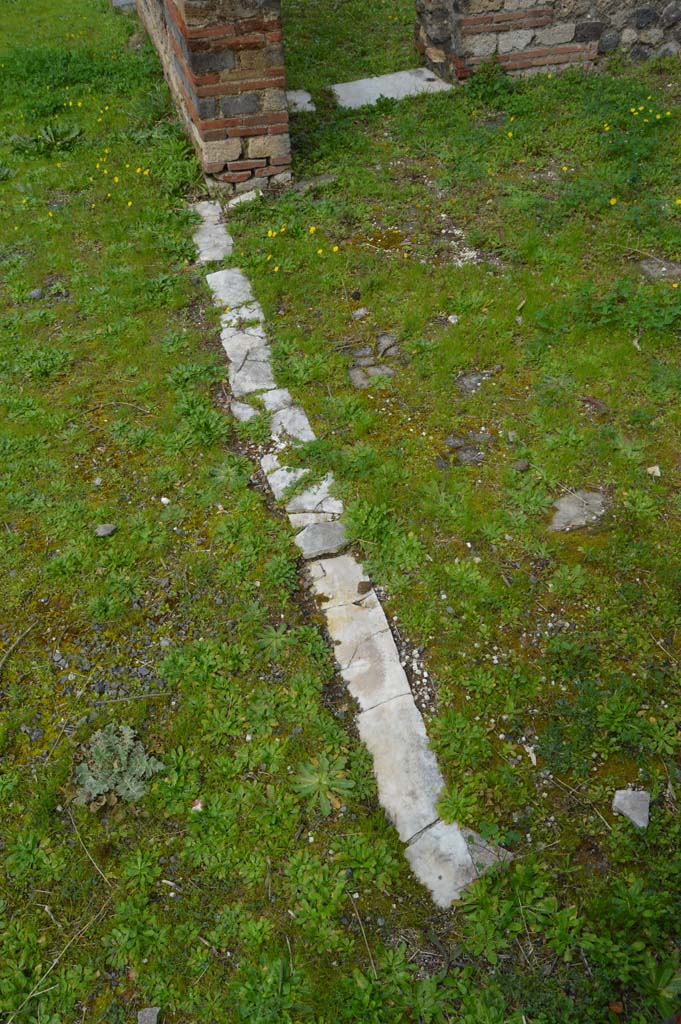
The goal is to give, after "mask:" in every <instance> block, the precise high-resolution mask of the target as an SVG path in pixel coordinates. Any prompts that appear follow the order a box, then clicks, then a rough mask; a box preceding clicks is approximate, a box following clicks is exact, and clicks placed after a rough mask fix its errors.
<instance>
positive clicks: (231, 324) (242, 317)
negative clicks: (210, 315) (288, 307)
mask: <svg viewBox="0 0 681 1024" xmlns="http://www.w3.org/2000/svg"><path fill="white" fill-rule="evenodd" d="M227 308H228V309H229V312H223V313H222V316H221V317H220V323H221V325H222V329H223V330H232V329H243V327H244V326H245V325H247V326H248V329H249V330H252V329H253V328H252V325H253V323H262V322H263V321H264V319H265V314H264V313H263V311H262V306H261V305H260V303H259V302H247V303H246V304H245V305H243V306H236V307H235V308H234V309H232V307H231V306H230V307H227Z"/></svg>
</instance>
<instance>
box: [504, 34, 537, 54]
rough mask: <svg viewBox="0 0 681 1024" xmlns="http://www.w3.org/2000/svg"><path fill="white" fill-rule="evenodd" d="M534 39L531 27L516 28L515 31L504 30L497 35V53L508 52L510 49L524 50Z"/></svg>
mask: <svg viewBox="0 0 681 1024" xmlns="http://www.w3.org/2000/svg"><path fill="white" fill-rule="evenodd" d="M533 39H534V32H533V31H532V30H531V29H518V30H516V31H515V32H505V33H504V34H503V35H500V36H499V53H509V51H511V50H524V49H525V47H526V46H529V45H530V43H531V42H532V40H533Z"/></svg>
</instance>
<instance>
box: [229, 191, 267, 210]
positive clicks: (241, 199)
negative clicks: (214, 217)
mask: <svg viewBox="0 0 681 1024" xmlns="http://www.w3.org/2000/svg"><path fill="white" fill-rule="evenodd" d="M261 196H262V189H260V188H252V189H251V190H250V192H242V193H241V195H240V196H235V197H234V199H230V201H229V202H228V203H227V208H228V209H230V210H233V209H234V207H235V206H241V205H242V204H243V203H252V202H253V200H254V199H260V198H261Z"/></svg>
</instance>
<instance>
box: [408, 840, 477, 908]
mask: <svg viewBox="0 0 681 1024" xmlns="http://www.w3.org/2000/svg"><path fill="white" fill-rule="evenodd" d="M406 855H407V860H408V861H409V863H410V865H411V869H412V871H413V872H414V874H415V875H416V877H417V878H418V880H419V882H421V883H422V884H423V885H425V886H426V887H427V888H428V889H430V892H431V894H432V897H433V900H434V902H435V903H436V904H437V905H438V907H443V908H445V907H450V906H451V905H452V903H453V902H454V901H455V900H458V899H459V897H460V895H461V892H462V890H463V889H464V888H465V887H466V886H467V885H468V884H469V883H470V882H472V881H473V880H474V879H475V878H477V877H478V872H477V871H476V868H475V865H474V864H473V859H472V857H471V852H470V849H469V847H468V843H467V842H466V839H465V837H464V835H463V833H462V832H461V829H460V828H459V826H458V825H446V824H445V823H444V822H443V821H438V822H436V823H435V824H434V825H433V826H432V827H431V828H428V829H426V831H425V832H423V833H422V834H421V835H420V836H418V837H417V838H416V839H415V840H414V841H413V843H410V844H409V846H408V847H407V849H406Z"/></svg>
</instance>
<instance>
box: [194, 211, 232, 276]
mask: <svg viewBox="0 0 681 1024" xmlns="http://www.w3.org/2000/svg"><path fill="white" fill-rule="evenodd" d="M191 209H192V210H194V211H195V212H196V213H198V215H199V216H200V217H201V220H202V222H203V223H202V224H200V225H199V227H198V228H197V229H196V231H195V232H194V244H195V246H196V248H197V249H198V250H199V258H198V260H197V263H218V262H219V261H220V260H224V259H226V258H227V256H231V255H232V251H233V249H234V240H233V239H232V236H231V235H230V234H229V232H228V231H227V228H226V227H225V225H224V224H223V223H222V222H221V220H220V218H221V216H222V211H221V209H220V204H219V203H214V202H201V203H194V205H193V206H192V207H191Z"/></svg>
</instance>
